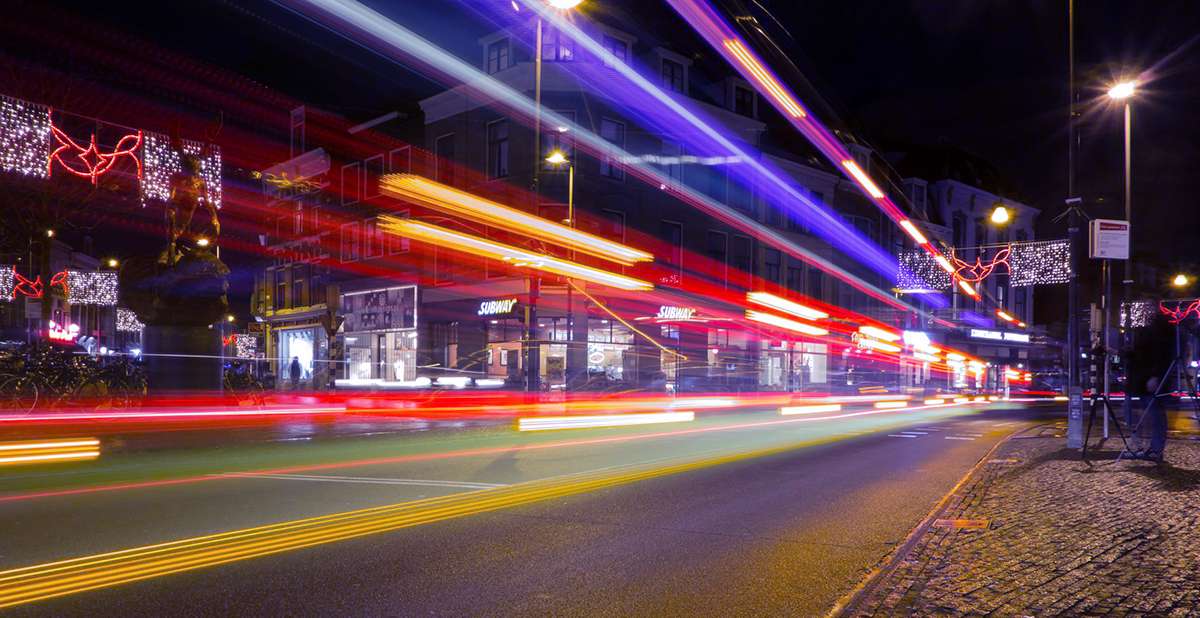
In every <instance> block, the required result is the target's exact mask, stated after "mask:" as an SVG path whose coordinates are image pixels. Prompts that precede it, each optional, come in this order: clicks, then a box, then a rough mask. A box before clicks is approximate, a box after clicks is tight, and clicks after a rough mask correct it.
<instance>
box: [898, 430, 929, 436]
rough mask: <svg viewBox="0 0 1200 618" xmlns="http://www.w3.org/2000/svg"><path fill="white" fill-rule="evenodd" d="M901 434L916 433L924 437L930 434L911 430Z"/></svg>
mask: <svg viewBox="0 0 1200 618" xmlns="http://www.w3.org/2000/svg"><path fill="white" fill-rule="evenodd" d="M900 433H915V434H918V435H922V436H927V435H929V432H928V431H913V430H911V429H910V430H908V431H901V432H900Z"/></svg>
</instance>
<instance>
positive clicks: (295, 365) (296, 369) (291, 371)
mask: <svg viewBox="0 0 1200 618" xmlns="http://www.w3.org/2000/svg"><path fill="white" fill-rule="evenodd" d="M288 377H290V378H291V379H292V390H296V389H298V388H300V357H299V356H293V357H292V364H291V365H288Z"/></svg>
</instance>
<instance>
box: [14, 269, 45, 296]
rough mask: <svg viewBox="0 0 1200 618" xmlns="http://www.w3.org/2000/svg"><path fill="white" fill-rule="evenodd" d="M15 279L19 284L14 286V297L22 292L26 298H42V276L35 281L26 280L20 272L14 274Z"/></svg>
mask: <svg viewBox="0 0 1200 618" xmlns="http://www.w3.org/2000/svg"><path fill="white" fill-rule="evenodd" d="M13 277H14V278H15V279H16V282H17V283H16V285H14V286H13V295H14V296H15V295H16V293H17V292H20V293H21V294H23V295H25V296H30V297H32V298H41V297H42V276H41V275H38V276H37V278H36V279H34V280H33V281H30V280H28V279H26V278H25V277H24V276H22V275H21V273H18V272H14V273H13Z"/></svg>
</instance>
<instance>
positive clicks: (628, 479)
mask: <svg viewBox="0 0 1200 618" xmlns="http://www.w3.org/2000/svg"><path fill="white" fill-rule="evenodd" d="M835 439H837V438H836V437H827V438H819V439H815V440H809V441H804V442H798V443H792V444H787V445H784V446H776V447H768V448H762V449H753V450H748V451H741V452H735V453H732V454H727V455H718V456H715V457H700V458H688V459H681V460H680V463H676V464H671V465H664V464H663V462H654V463H646V464H636V465H632V466H627V467H624V468H620V469H616V470H613V469H607V470H597V471H593V472H585V473H581V474H575V475H569V476H561V477H554V478H550V479H543V480H538V481H529V482H527V483H520V484H516V485H509V486H505V487H498V488H494V489H483V490H479V491H472V492H467V493H462V494H455V495H452V496H443V497H439V498H429V499H425V500H418V501H415V502H405V503H401V504H395V505H389V506H381V507H373V508H369V509H362V510H358V511H350V512H346V513H337V514H334V515H324V516H321V517H313V518H309V519H301V520H297V521H291V522H284V523H279V524H271V525H266V526H258V527H254V528H247V529H244V530H235V531H231V532H223V533H218V534H210V535H206V536H199V537H193V538H189V539H182V540H178V541H170V542H166V543H158V544H155V545H146V546H142V547H134V548H131V549H124V550H120V551H113V552H108V553H103V554H96V555H92V556H83V557H80V558H72V559H68V560H59V561H56V562H49V563H45V564H38V565H32V566H26V567H20V568H16V569H9V570H7V571H0V608H4V607H11V606H14V605H21V604H25V603H31V602H34V601H40V600H44V599H50V598H53V597H58V596H64V595H68V594H76V593H79V592H84V591H88V590H95V589H99V588H106V587H110V586H116V585H119V584H124V583H130V582H136V581H140V580H145V579H150V578H154V577H162V576H165V575H171V574H174V573H181V572H184V571H191V570H195V569H200V568H205V567H210V566H216V565H220V564H226V563H230V562H235V561H240V560H248V559H250V558H256V557H260V556H267V555H271V554H277V553H281V552H285V551H291V550H296V549H302V548H305V547H312V546H315V545H324V544H328V543H333V542H337V541H343V540H347V539H352V538H356V537H361V536H366V535H371V534H379V533H383V532H388V531H393V530H399V529H402V528H407V527H412V526H419V525H422V524H428V523H433V522H437V521H443V520H447V519H453V518H457V517H464V516H467V515H474V514H478V513H485V512H488V511H495V510H499V509H505V508H511V507H514V506H520V505H524V504H531V503H535V502H541V501H545V500H552V499H555V498H561V497H565V496H571V495H576V494H580V493H585V492H590V491H595V490H598V489H604V488H607V487H614V486H617V485H623V484H627V483H634V482H637V481H642V480H647V479H652V478H657V477H662V476H668V475H672V474H678V473H682V472H687V471H690V470H696V469H699V468H705V467H709V466H716V465H721V464H725V463H731V462H735V461H741V460H746V459H751V458H754V457H760V456H765V455H771V454H774V453H782V452H785V451H789V450H793V449H797V448H801V447H805V446H811V445H813V444H819V443H822V442H829V441H832V440H835Z"/></svg>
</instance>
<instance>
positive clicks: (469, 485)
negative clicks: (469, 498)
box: [217, 474, 507, 489]
mask: <svg viewBox="0 0 1200 618" xmlns="http://www.w3.org/2000/svg"><path fill="white" fill-rule="evenodd" d="M217 476H235V477H236V476H243V477H244V478H263V479H283V480H289V481H323V482H329V483H373V484H377V485H427V486H432V487H462V488H466V489H491V488H494V487H507V485H502V484H499V483H473V482H471V481H434V480H429V479H386V478H372V477H363V476H318V475H315V474H256V475H254V476H244V475H240V474H219V475H217Z"/></svg>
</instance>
